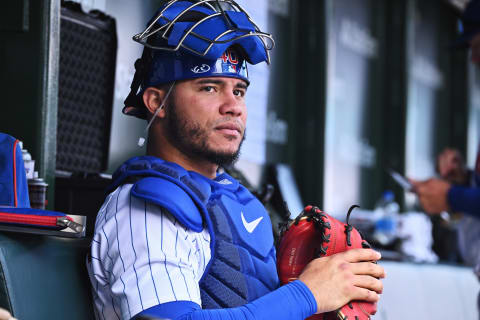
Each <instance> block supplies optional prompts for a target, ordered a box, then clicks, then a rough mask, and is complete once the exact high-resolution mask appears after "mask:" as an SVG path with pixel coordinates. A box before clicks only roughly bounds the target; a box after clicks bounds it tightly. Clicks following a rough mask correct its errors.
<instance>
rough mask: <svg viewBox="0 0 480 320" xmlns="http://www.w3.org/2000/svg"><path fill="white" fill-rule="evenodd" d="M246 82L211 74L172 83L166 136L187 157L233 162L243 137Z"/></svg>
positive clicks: (225, 162) (245, 118)
mask: <svg viewBox="0 0 480 320" xmlns="http://www.w3.org/2000/svg"><path fill="white" fill-rule="evenodd" d="M246 91H247V84H246V83H245V81H243V80H240V79H235V78H226V77H211V78H200V79H194V80H187V81H182V82H179V83H177V84H175V90H174V92H173V95H172V99H171V100H170V101H169V103H168V105H167V108H166V124H167V138H168V140H169V142H170V143H171V144H172V145H173V146H175V147H176V148H177V149H178V150H180V151H181V152H182V153H183V154H185V155H186V156H188V157H190V158H193V159H195V158H197V159H202V160H208V161H209V162H212V163H215V164H217V165H225V164H230V163H232V162H234V161H235V160H236V159H237V158H238V155H239V151H240V146H241V143H242V142H243V140H244V137H245V126H246V121H247V109H246V105H245V94H246Z"/></svg>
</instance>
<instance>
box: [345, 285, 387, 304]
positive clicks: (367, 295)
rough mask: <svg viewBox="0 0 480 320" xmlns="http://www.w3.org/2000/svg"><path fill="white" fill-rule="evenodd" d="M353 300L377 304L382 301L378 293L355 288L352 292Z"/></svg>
mask: <svg viewBox="0 0 480 320" xmlns="http://www.w3.org/2000/svg"><path fill="white" fill-rule="evenodd" d="M351 300H363V301H368V302H377V301H378V300H380V296H379V294H378V293H376V292H375V291H372V290H368V289H365V288H359V287H354V289H352V291H351Z"/></svg>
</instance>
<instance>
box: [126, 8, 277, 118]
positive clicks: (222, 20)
mask: <svg viewBox="0 0 480 320" xmlns="http://www.w3.org/2000/svg"><path fill="white" fill-rule="evenodd" d="M133 40H135V41H137V42H139V43H141V44H142V45H144V46H145V49H144V52H143V55H142V57H141V59H139V60H137V62H136V63H135V69H136V72H135V76H134V79H133V82H132V85H131V92H130V94H129V96H128V97H127V99H126V100H125V107H124V109H123V112H124V113H125V114H128V115H133V116H136V117H139V118H142V119H145V118H146V113H145V108H144V106H143V103H142V101H141V96H142V94H143V91H144V90H145V89H146V88H148V87H151V86H158V85H160V84H166V83H172V82H175V81H179V80H187V79H194V78H206V77H234V78H239V79H242V80H244V81H246V82H248V72H247V64H246V62H249V63H251V64H257V63H260V62H263V61H265V62H267V63H270V56H269V50H271V49H272V48H273V46H274V41H273V38H272V36H271V35H270V34H268V33H265V32H262V31H260V30H259V28H258V27H257V25H256V24H255V23H254V22H253V20H252V19H251V18H250V16H249V15H248V14H247V13H246V12H245V10H243V8H242V7H241V6H240V5H238V4H237V3H236V2H235V1H233V0H202V1H195V2H193V1H178V0H172V1H169V2H168V3H166V4H165V5H164V6H163V7H161V8H160V9H159V10H158V12H157V13H156V14H155V16H154V18H153V19H152V20H151V21H150V22H149V23H148V25H147V28H146V29H145V30H144V31H143V32H141V33H139V34H137V35H135V36H134V37H133Z"/></svg>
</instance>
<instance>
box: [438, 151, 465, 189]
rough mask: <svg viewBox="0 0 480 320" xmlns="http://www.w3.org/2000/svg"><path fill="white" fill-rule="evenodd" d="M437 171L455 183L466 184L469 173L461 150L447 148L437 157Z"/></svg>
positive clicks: (442, 176)
mask: <svg viewBox="0 0 480 320" xmlns="http://www.w3.org/2000/svg"><path fill="white" fill-rule="evenodd" d="M437 171H438V174H439V175H440V177H441V178H443V179H445V180H447V181H448V182H450V183H454V184H460V185H463V184H466V183H467V182H468V181H467V178H468V175H467V170H466V168H465V163H464V161H463V157H462V155H461V154H460V152H459V151H458V150H456V149H450V148H445V149H444V150H443V151H442V153H440V154H439V155H438V158H437Z"/></svg>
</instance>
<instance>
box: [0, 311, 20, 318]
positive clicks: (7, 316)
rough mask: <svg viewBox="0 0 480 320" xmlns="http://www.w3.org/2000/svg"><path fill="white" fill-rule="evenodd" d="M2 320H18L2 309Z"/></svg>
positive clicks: (0, 313) (0, 312) (0, 315)
mask: <svg viewBox="0 0 480 320" xmlns="http://www.w3.org/2000/svg"><path fill="white" fill-rule="evenodd" d="M0 320H16V319H15V318H13V317H12V315H11V314H10V312H8V311H7V310H5V309H1V308H0Z"/></svg>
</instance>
